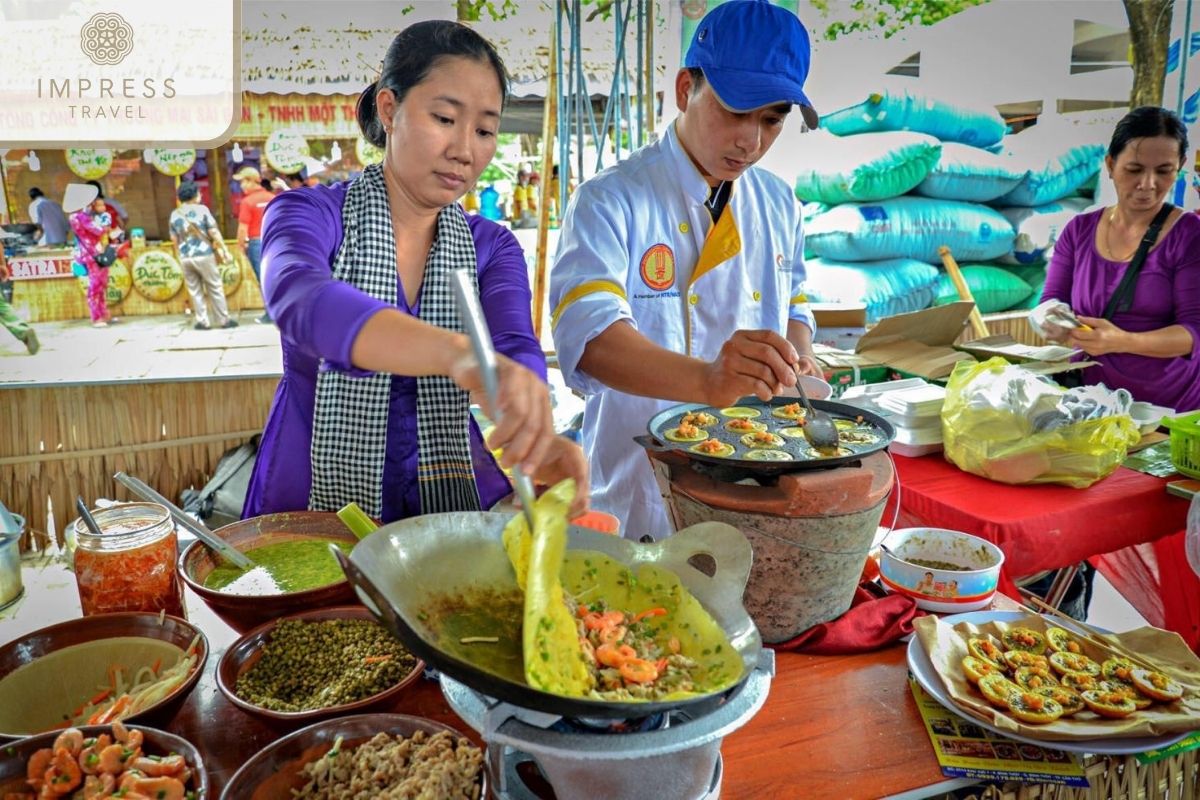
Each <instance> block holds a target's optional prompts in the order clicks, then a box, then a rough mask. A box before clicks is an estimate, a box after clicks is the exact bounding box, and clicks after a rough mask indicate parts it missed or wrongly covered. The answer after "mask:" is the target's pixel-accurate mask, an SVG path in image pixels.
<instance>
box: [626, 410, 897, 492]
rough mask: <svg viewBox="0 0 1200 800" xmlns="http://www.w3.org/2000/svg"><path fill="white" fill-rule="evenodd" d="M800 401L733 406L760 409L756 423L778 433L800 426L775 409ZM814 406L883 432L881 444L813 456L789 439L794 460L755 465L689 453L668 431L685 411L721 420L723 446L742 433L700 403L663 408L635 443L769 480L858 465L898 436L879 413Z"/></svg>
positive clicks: (718, 430) (715, 431)
mask: <svg viewBox="0 0 1200 800" xmlns="http://www.w3.org/2000/svg"><path fill="white" fill-rule="evenodd" d="M796 402H799V401H797V400H796V399H795V398H792V397H773V398H771V400H769V401H767V402H763V401H762V400H759V399H758V398H757V397H743V398H741V399H740V400H738V401H737V402H736V403H734V404H733V405H735V406H747V407H749V408H754V409H758V410H760V411H761V412H762V415H761V416H760V417H757V418H755V419H754V420H753V421H754V422H763V423H766V424H767V430H769V431H771V432H772V433H774V432H776V431H777V430H778V429H779V428H782V427H790V426H794V425H795V424H796V423H795V422H791V421H787V420H782V419H778V418H776V417H773V416H771V409H773V408H776V407H778V406H785V405H790V404H792V403H796ZM812 404H813V407H814V408H816V409H818V410H820V411H824V412H826V413H828V414H829V415H830V416H831V417H833V419H834V420H835V421H836V420H839V419H845V420H857V419H858V418H861V419H862V425H863V426H864V427H870V428H872V429H874V431H875V432H877V433H878V434H879V439H878V441H876V442H872V443H870V444H855V445H848V447H849V449H850V450H852V452H851V453H849V454H847V455H840V456H822V457H819V458H813V457H811V456H807V455H805V454H804V452H805V451H806V450H808V449H809V445H808V442H807V440H805V439H803V438H799V439H785V440H784V444H783V446H782V447H780V448H779V449H781V450H784V451H785V452H787V453H788V454H789V455H791V456H792V457H793V460H791V461H755V460H753V459H749V458H737V457H728V458H727V457H722V456H713V455H706V454H704V453H698V452H696V451H694V450H692V449H691V448H692V446H693V445H694V444H695V442H673V441H671V440H670V439H668V438H667V436H666V432H667V431H668V430H670V429H672V428H674V427H676V426H677V425H678V424H679V419H680V417H682V416H683V415H684V414H685V413H687V412H690V411H706V412H708V413H710V414H713V415H714V416H716V417H717V418H718V420H719V422H718V423H717V425H715V426H714V427H712V428H709V429H708V433H709V436H710V437H712V438H715V439H719V440H721V441H723V442H727V443H730V444H736V440H737V439H738V438H739V435H738V434H735V433H731V432H729V431H727V430H725V428H724V423H725V422H727V421H728V420H727V419H726V418H725V417H722V416H721V415H720V409H716V408H713V407H712V406H706V405H703V404H702V403H681V404H679V405H676V406H671V407H670V408H667V409H663V410H662V411H660V412H658V413H657V414H655V415H654V416H653V417H651V418H650V422H649V423H648V424H647V426H646V428H647V430H648V431H649V434H650V435H649V436H635V437H634V441H636V442H637V443H638V444H640V445H641V446H642V447H644V448H646V449H647V450H649V451H651V452H660V453H661V452H666V451H670V452H672V453H675V454H677V455H680V456H683V457H685V458H688V459H692V460H695V461H700V462H704V463H706V464H711V465H713V466H716V467H724V468H732V469H737V470H742V471H744V472H745V473H747V474H754V475H764V476H766V475H778V474H780V473H783V472H796V471H797V470H803V469H827V468H829V467H840V466H844V465H845V464H850V463H853V462H855V461H859V460H861V459H862V458H863V457H864V456H867V455H870V454H871V453H874V452H877V451H879V450H883V449H884V448H886V447H887V446H888V445H889V444H891V442H892V439H894V438H896V429H895V428H894V427H892V424H891V423H890V422H888V421H887V420H886V419H884V418H883V417H881V416H879V415H878V414H874V413H872V412H870V411H864V410H863V409H861V408H857V407H855V406H852V405H849V404H847V403H838V402H835V401H831V400H813V401H812ZM744 450H745V448H744V447H739V449H738V453H741V452H743V451H744Z"/></svg>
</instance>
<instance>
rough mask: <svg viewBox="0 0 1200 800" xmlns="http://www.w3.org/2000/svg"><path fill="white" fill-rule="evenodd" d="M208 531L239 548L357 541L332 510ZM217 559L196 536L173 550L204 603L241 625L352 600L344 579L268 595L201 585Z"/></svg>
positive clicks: (271, 517)
mask: <svg viewBox="0 0 1200 800" xmlns="http://www.w3.org/2000/svg"><path fill="white" fill-rule="evenodd" d="M214 533H216V534H217V536H220V537H221V538H222V539H224V540H225V541H227V542H229V543H230V544H231V545H233V546H234V548H235V549H236V550H238V551H239V552H242V553H244V552H246V551H247V550H252V549H254V548H256V547H264V546H266V545H269V544H279V543H281V542H292V541H297V540H301V539H309V538H319V539H331V540H335V541H338V542H347V543H349V544H351V545H354V544H355V543H357V542H358V538H357V537H356V536H355V535H354V534H353V533H351V532H350V530H349V529H348V528H346V526H345V525H344V524H343V523H342V521H341V520H340V519H338V516H337V514H334V513H332V512H328V511H288V512H284V513H280V514H265V515H263V516H261V517H251V518H250V519H244V520H240V521H239V522H234V523H232V524H230V525H226V526H225V527H223V528H218V529H217V530H216V531H214ZM218 563H220V559H219V558H218V557H217V555H216V554H215V553H214V552H213V550H212V549H211V548H210V547H209V546H208V545H206V544H204V543H203V542H201V541H199V540H197V541H195V542H192V544H190V545H188V547H187V548H186V549H185V550H184V551H183V552H182V553H181V554H180V555H179V564H178V567H179V575H180V577H182V578H183V581H184V583H186V584H187V585H188V586H189V587H190V588H191V590H192V591H193V592H195V593H196V594H198V595H200V597H201V598H203V599H204V602H205V603H207V604H208V605H209V607H211V608H212V609H213V610H214V611H216V612H217V613H218V614H220V615H221V616H223V617H225V618H226V619H227V620H229V621H230V622H232V623H236V626H237V627H240V628H241V629H242V630H245V629H246V627H248V626H253V625H257V624H259V623H262V622H265V621H268V620H272V619H275V618H276V617H280V616H284V615H286V614H292V613H295V612H297V611H305V610H307V609H310V608H323V607H326V606H336V605H342V604H345V603H353V602H355V598H354V590H353V589H352V588H351V587H350V584H349V583H348V582H347V581H346V579H345V578H342V579H341V580H339V581H337V582H335V583H330V584H326V585H325V586H319V587H317V588H315V589H305V590H303V591H298V592H288V593H285V594H273V595H261V594H258V595H248V594H234V593H232V592H226V591H219V590H216V589H207V588H205V586H204V581H205V579H206V578H207V577H208V576H209V574H210V573H211V572H212V571H213V569H215V568H216V566H217V564H218Z"/></svg>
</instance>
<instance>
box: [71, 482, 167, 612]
mask: <svg viewBox="0 0 1200 800" xmlns="http://www.w3.org/2000/svg"><path fill="white" fill-rule="evenodd" d="M92 516H93V517H95V519H96V524H97V525H98V526H99V527H100V531H101V533H100V535H96V534H94V533H92V532H91V531H90V530H88V528H87V526H86V525H85V524H84V522H83V520H82V519H78V520H76V521H75V538H76V544H75V582H76V583H77V584H78V586H79V602H80V604H81V605H82V606H83V613H84V616H87V615H89V614H108V613H111V612H114V611H154V612H157V611H165V612H166V613H168V614H172V615H174V616H177V617H183V616H185V613H184V607H183V582H182V581H181V580H180V579H179V575H178V574H177V573H176V571H175V559H176V556H177V555H178V541H177V539H176V536H175V523H174V522H173V521H172V519H171V514H170V512H169V511H167V509H165V508H163V507H162V506H161V505H159V504H157V503H121V504H119V505H114V506H110V507H109V508H102V509H97V510H95V511H93V512H92Z"/></svg>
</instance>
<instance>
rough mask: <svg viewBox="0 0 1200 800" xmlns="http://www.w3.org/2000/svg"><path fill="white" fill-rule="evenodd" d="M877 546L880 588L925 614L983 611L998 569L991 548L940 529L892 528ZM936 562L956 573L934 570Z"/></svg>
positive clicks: (996, 551)
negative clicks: (906, 599)
mask: <svg viewBox="0 0 1200 800" xmlns="http://www.w3.org/2000/svg"><path fill="white" fill-rule="evenodd" d="M883 547H884V548H885V549H883V550H882V553H881V556H880V559H879V573H880V581H882V583H883V586H884V588H885V589H887V590H888V591H891V592H896V593H899V594H905V595H908V596H909V597H911V598H913V599H914V600H916V601H917V606H918V607H920V608H923V609H925V610H927V611H940V612H945V613H955V614H956V613H959V612H966V611H977V610H978V609H981V608H984V607H986V606H987V605H988V603H990V602H992V595H994V594H995V593H996V584H997V583H998V582H999V580H1000V567H1001V565H1003V564H1004V553H1003V551H1001V550H1000V548H999V547H997V546H996V545H994V544H992V543H991V542H989V541H986V540H984V539H980V538H979V537H978V536H972V535H971V534H969V533H962V532H961V531H951V530H946V529H944V528H898V529H896V530H894V531H892V532H891V533H889V534H888V535H887V537H886V538H885V539H884V540H883ZM920 562H925V563H920ZM937 562H941V563H943V564H955V565H957V566H959V567H961V569H957V570H952V569H944V568H939V567H938V566H934V565H933V564H936V563H937Z"/></svg>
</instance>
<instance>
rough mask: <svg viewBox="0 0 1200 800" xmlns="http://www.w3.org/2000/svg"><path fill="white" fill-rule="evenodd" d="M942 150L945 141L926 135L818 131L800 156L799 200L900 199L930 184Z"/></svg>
mask: <svg viewBox="0 0 1200 800" xmlns="http://www.w3.org/2000/svg"><path fill="white" fill-rule="evenodd" d="M941 151H942V144H941V142H939V141H938V140H937V139H935V138H933V137H932V136H927V135H925V134H923V133H912V132H896V133H862V134H858V135H855V136H842V137H839V136H833V135H832V134H829V133H825V132H822V131H813V132H812V133H808V134H805V136H804V141H803V148H801V149H800V150H799V152H798V153H797V154H796V155H797V157H798V158H799V161H798V163H797V165H796V166H797V173H796V197H798V198H799V199H800V200H801V201H804V202H808V201H817V202H821V203H831V204H837V203H848V202H852V201H870V200H885V199H887V198H889V197H898V196H900V195H902V194H905V193H907V192H909V191H911V190H912V188H913V187H914V186H916V185H917V184H919V183H921V181H922V180H924V179H925V177H926V176H927V175H928V174H929V170H930V169H931V168H932V167H933V165H934V164H936V163H937V161H938V157H939V155H940V154H941Z"/></svg>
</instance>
